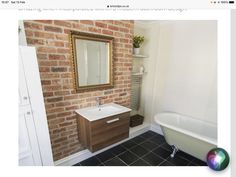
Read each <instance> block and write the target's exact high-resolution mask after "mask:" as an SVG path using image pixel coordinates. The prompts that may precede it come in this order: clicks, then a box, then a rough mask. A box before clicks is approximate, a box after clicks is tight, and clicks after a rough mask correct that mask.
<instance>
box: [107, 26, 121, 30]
mask: <svg viewBox="0 0 236 177" xmlns="http://www.w3.org/2000/svg"><path fill="white" fill-rule="evenodd" d="M108 29H110V30H113V31H119V28H118V27H117V26H113V25H109V26H108Z"/></svg>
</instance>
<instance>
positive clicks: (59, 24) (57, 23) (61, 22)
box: [54, 20, 72, 28]
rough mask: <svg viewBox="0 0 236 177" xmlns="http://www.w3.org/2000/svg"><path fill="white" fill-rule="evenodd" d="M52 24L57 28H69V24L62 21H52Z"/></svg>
mask: <svg viewBox="0 0 236 177" xmlns="http://www.w3.org/2000/svg"><path fill="white" fill-rule="evenodd" d="M54 24H55V25H58V26H65V27H69V28H70V27H71V26H72V25H71V23H70V22H66V21H62V20H54Z"/></svg>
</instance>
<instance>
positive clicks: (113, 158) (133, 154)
mask: <svg viewBox="0 0 236 177" xmlns="http://www.w3.org/2000/svg"><path fill="white" fill-rule="evenodd" d="M171 152H172V148H171V147H170V146H169V145H168V144H167V143H166V142H165V139H164V137H163V136H162V135H159V134H157V133H155V132H152V131H148V132H145V133H143V134H141V135H139V136H137V137H135V138H132V139H131V140H128V141H126V142H124V143H122V144H120V145H118V146H115V147H113V148H111V149H109V150H106V151H104V152H102V153H100V154H97V155H95V156H93V157H91V158H89V159H86V160H84V161H82V162H80V163H77V164H75V165H74V166H206V163H205V162H203V161H201V160H199V159H197V158H195V157H193V156H191V155H189V154H187V153H185V152H182V151H179V152H177V154H176V155H175V157H174V158H170V154H171Z"/></svg>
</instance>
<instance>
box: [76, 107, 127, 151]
mask: <svg viewBox="0 0 236 177" xmlns="http://www.w3.org/2000/svg"><path fill="white" fill-rule="evenodd" d="M130 111H131V109H129V108H126V107H124V106H121V105H118V104H115V103H109V104H104V105H101V106H96V107H88V108H83V109H78V110H76V113H77V114H78V122H79V127H78V128H79V137H80V141H81V143H82V144H83V145H84V146H86V147H87V148H88V149H89V150H90V151H91V152H95V151H97V150H99V149H102V148H105V147H107V146H109V145H111V144H114V143H116V142H119V141H121V140H123V139H125V138H128V137H129V121H130Z"/></svg>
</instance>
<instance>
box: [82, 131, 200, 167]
mask: <svg viewBox="0 0 236 177" xmlns="http://www.w3.org/2000/svg"><path fill="white" fill-rule="evenodd" d="M145 133H146V132H145ZM156 134H158V133H156ZM156 134H153V135H151V137H149V138H145V137H143V136H142V134H141V135H138V136H140V137H141V138H143V139H144V140H143V141H142V142H139V143H136V142H135V141H133V140H132V139H133V138H132V139H130V140H128V141H131V142H133V143H134V144H135V145H134V146H132V147H130V148H127V147H125V146H124V145H122V144H123V143H122V144H120V146H121V147H122V148H124V149H125V151H124V152H121V153H119V154H114V153H112V152H111V153H112V154H113V155H114V156H113V157H112V158H110V159H108V160H106V161H103V162H102V161H101V160H100V159H99V158H98V157H97V156H96V155H94V156H92V157H95V158H97V160H98V161H99V162H100V165H104V166H106V165H105V163H106V162H107V161H110V160H112V159H113V158H118V159H119V160H121V161H122V162H123V163H124V164H125V165H126V166H130V165H132V164H134V163H135V162H137V161H138V160H140V159H141V160H143V161H144V162H146V163H147V164H149V165H150V166H153V165H151V164H150V163H149V162H147V161H146V160H144V159H143V157H144V156H146V155H147V154H149V153H153V154H154V155H155V156H156V157H159V158H161V159H163V161H162V162H161V163H160V164H158V165H157V166H160V165H161V164H163V163H165V162H168V163H171V162H170V161H168V160H167V159H168V158H169V156H168V157H167V158H166V159H164V158H163V157H161V156H159V155H157V154H155V153H154V151H155V150H156V149H158V148H159V147H162V148H163V149H165V150H166V151H168V152H170V151H169V150H168V149H167V148H165V147H163V145H164V144H165V143H166V142H162V143H160V144H156V143H155V142H153V141H150V139H152V138H153V137H154V136H155V135H156ZM158 135H159V134H158ZM136 137H137V136H136ZM134 138H135V137H134ZM147 141H149V142H151V143H153V144H155V145H157V147H155V148H153V149H152V150H148V149H146V148H145V147H143V146H142V145H141V144H143V143H144V142H147ZM126 142H127V141H126ZM124 143H125V142H124ZM137 146H141V147H142V148H144V149H145V150H147V151H148V152H147V153H145V154H144V155H142V156H138V155H137V154H135V153H134V152H132V151H131V150H132V149H133V148H135V147H137ZM115 147H116V146H115ZM108 150H109V149H108ZM126 152H130V153H132V154H133V155H135V156H136V157H138V159H136V160H135V161H134V162H132V163H130V164H129V165H128V164H127V163H126V162H124V161H123V160H122V159H121V158H119V156H120V155H122V154H124V153H126ZM170 153H171V152H170ZM97 155H98V154H97ZM179 157H180V158H181V159H183V160H186V161H187V162H188V163H187V165H189V164H190V163H194V162H193V160H194V159H192V160H191V161H190V160H188V159H186V158H184V157H182V156H179ZM86 160H87V159H86ZM79 164H80V165H81V166H82V164H81V163H80V162H79ZM171 164H172V165H175V164H173V163H171ZM194 164H195V165H198V164H196V163H194ZM198 166H200V165H198Z"/></svg>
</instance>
